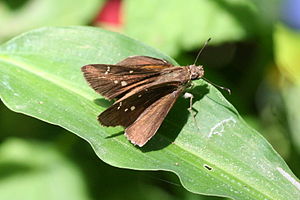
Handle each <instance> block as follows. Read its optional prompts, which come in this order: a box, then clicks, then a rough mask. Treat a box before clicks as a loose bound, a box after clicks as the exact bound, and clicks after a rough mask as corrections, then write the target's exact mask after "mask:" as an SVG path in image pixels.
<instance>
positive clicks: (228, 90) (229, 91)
mask: <svg viewBox="0 0 300 200" xmlns="http://www.w3.org/2000/svg"><path fill="white" fill-rule="evenodd" d="M202 79H203V80H205V81H207V82H208V83H210V84H212V85H214V86H216V87H217V88H220V89H222V90H226V91H227V92H228V94H231V90H230V89H229V88H226V87H223V86H220V85H217V84H215V83H213V82H211V81H209V80H207V79H206V78H204V77H202Z"/></svg>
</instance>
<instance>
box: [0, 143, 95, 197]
mask: <svg viewBox="0 0 300 200" xmlns="http://www.w3.org/2000/svg"><path fill="white" fill-rule="evenodd" d="M0 171H1V172H0V176H1V179H0V199H13V200H40V199H44V200H63V199H66V197H67V199H74V200H88V199H90V198H89V197H88V192H87V188H86V186H85V185H84V179H83V177H82V174H80V171H79V169H78V168H77V167H76V166H75V165H74V164H72V163H71V162H70V161H68V160H67V159H66V158H65V157H63V156H61V155H60V153H59V152H58V151H57V150H55V147H54V146H51V145H50V144H47V143H39V142H29V141H28V140H27V141H25V140H24V141H23V140H20V139H9V140H7V141H5V142H4V143H1V146H0Z"/></svg>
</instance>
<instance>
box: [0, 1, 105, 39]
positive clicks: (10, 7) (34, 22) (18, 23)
mask: <svg viewBox="0 0 300 200" xmlns="http://www.w3.org/2000/svg"><path fill="white" fill-rule="evenodd" d="M101 2H103V0H101V1H99V0H85V1H77V2H76V3H74V1H72V0H13V1H0V30H1V31H0V42H1V41H3V40H5V39H7V38H10V37H12V36H14V35H17V34H20V33H22V32H24V31H27V30H30V29H33V28H37V27H41V26H47V25H48V26H49V25H60V26H61V25H63V26H66V25H83V24H87V23H88V22H90V20H91V19H92V18H93V17H95V13H96V12H98V11H99V7H100V5H101Z"/></svg>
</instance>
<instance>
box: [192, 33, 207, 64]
mask: <svg viewBox="0 0 300 200" xmlns="http://www.w3.org/2000/svg"><path fill="white" fill-rule="evenodd" d="M210 40H211V38H208V40H206V42H205V43H204V45H203V47H202V48H201V49H200V51H199V52H198V54H197V57H196V59H195V62H194V64H193V65H196V63H197V61H198V58H199V56H200V55H201V53H202V51H203V49H204V48H205V47H206V45H207V44H208V42H209V41H210Z"/></svg>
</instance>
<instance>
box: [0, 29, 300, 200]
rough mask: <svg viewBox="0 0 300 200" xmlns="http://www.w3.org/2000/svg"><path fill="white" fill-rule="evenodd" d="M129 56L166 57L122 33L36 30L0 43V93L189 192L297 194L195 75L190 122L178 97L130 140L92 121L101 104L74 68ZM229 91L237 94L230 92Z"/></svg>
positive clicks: (109, 157) (259, 140)
mask: <svg viewBox="0 0 300 200" xmlns="http://www.w3.org/2000/svg"><path fill="white" fill-rule="evenodd" d="M130 55H148V56H153V57H158V58H163V59H167V60H169V61H171V62H173V63H174V64H176V63H175V62H174V61H173V60H172V59H170V58H169V57H168V56H165V55H163V54H162V53H160V52H158V51H156V50H154V49H152V48H150V47H148V46H146V45H144V44H142V43H140V42H138V41H135V40H133V39H130V38H127V37H125V36H123V35H120V34H117V33H112V32H108V31H104V30H101V29H97V28H91V27H66V28H51V27H50V28H43V29H38V30H35V31H32V32H29V33H26V34H24V35H21V36H19V37H17V38H15V39H13V40H11V41H9V42H8V43H6V44H4V45H2V46H1V47H0V69H1V73H0V88H1V92H0V94H1V99H2V100H3V102H4V103H5V104H6V105H7V106H8V107H9V108H10V109H12V110H14V111H16V112H21V113H24V114H26V115H30V116H33V117H35V118H38V119H41V120H43V121H47V122H49V123H52V124H57V125H59V126H61V127H63V128H65V129H67V130H69V131H71V132H73V133H75V134H77V135H78V136H79V137H81V138H83V139H85V140H86V141H88V142H89V143H90V144H91V145H92V147H93V149H94V150H95V152H96V154H97V155H98V156H99V158H100V159H102V160H103V161H105V162H106V163H109V164H111V165H113V166H116V167H121V168H130V169H137V170H166V171H171V172H174V173H175V174H177V175H178V176H179V178H180V180H181V182H182V184H183V186H184V187H185V188H186V189H187V190H189V191H191V192H194V193H199V194H209V195H218V196H227V197H231V198H235V199H276V200H280V199H297V198H298V197H299V195H300V191H299V190H300V186H299V182H298V181H297V178H296V177H295V176H294V175H293V173H292V172H291V171H290V169H289V168H288V166H287V165H286V164H285V162H284V161H283V159H282V158H280V156H279V155H278V154H277V153H276V152H275V151H274V149H273V148H272V147H271V146H270V144H269V143H267V142H266V140H265V139H264V138H263V137H262V136H261V135H260V134H259V133H257V132H256V131H255V130H253V129H251V128H250V127H249V126H248V125H247V124H246V123H245V122H244V121H243V120H242V119H241V117H240V116H239V114H238V113H237V111H236V110H235V108H234V107H233V106H232V105H231V104H230V103H228V102H227V101H226V99H225V98H224V97H223V96H222V95H221V93H220V92H219V91H218V90H217V89H215V88H214V87H212V86H211V85H208V84H207V83H206V82H204V81H202V80H199V81H195V87H194V88H193V89H192V90H191V92H192V93H193V94H194V96H195V103H194V105H193V107H194V109H196V110H197V115H196V118H195V121H194V120H193V118H192V117H190V115H189V112H188V111H187V108H188V101H187V100H186V99H183V98H180V99H179V100H178V102H177V103H176V104H175V106H174V108H173V109H172V111H171V112H170V114H169V115H168V117H167V118H166V119H165V122H164V123H163V125H162V127H161V128H160V130H159V131H158V133H157V134H156V136H155V137H154V138H153V139H151V140H150V141H149V143H148V144H147V145H145V146H144V147H143V148H137V147H135V146H133V145H132V144H131V143H130V142H129V141H127V140H126V138H125V137H124V136H123V135H122V132H121V131H122V130H123V129H122V128H106V127H101V126H99V124H98V122H97V115H98V114H99V113H100V112H102V111H103V110H104V109H105V108H106V107H107V105H108V102H107V101H105V100H104V99H103V98H102V97H101V96H100V95H98V94H97V93H95V92H94V91H93V90H92V89H91V88H90V87H89V86H88V84H87V83H86V82H85V80H84V79H83V76H82V73H81V71H80V68H81V66H83V65H86V64H90V63H112V64H113V63H116V62H118V61H120V60H121V59H123V58H125V57H127V56H130ZM234 95H237V94H234Z"/></svg>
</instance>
